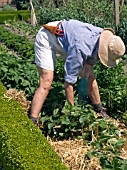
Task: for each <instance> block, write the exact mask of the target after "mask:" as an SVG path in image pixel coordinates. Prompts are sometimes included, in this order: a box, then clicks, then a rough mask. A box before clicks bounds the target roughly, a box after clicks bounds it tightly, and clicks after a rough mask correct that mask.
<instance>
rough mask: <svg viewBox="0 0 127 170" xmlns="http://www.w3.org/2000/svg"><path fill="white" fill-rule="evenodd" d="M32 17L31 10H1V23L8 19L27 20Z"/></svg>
mask: <svg viewBox="0 0 127 170" xmlns="http://www.w3.org/2000/svg"><path fill="white" fill-rule="evenodd" d="M29 18H30V11H25V10H24V11H1V12H0V24H4V22H5V21H7V20H16V21H17V20H27V19H29Z"/></svg>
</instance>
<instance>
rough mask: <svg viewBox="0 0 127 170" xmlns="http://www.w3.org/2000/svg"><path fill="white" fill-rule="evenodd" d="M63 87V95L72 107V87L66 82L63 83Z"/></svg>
mask: <svg viewBox="0 0 127 170" xmlns="http://www.w3.org/2000/svg"><path fill="white" fill-rule="evenodd" d="M64 87H65V94H66V98H67V100H68V101H69V102H70V103H71V104H72V106H73V105H74V90H73V85H71V84H69V83H68V82H66V81H65V82H64Z"/></svg>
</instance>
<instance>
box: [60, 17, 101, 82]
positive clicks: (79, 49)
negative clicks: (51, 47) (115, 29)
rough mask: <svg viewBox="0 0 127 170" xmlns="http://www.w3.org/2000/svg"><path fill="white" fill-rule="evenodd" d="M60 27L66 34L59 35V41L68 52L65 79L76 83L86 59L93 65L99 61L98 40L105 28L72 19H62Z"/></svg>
mask: <svg viewBox="0 0 127 170" xmlns="http://www.w3.org/2000/svg"><path fill="white" fill-rule="evenodd" d="M59 28H60V29H62V30H63V31H64V36H58V37H57V38H58V42H59V44H60V46H61V47H62V48H63V49H64V50H65V51H66V54H67V56H66V61H65V65H64V69H65V76H64V79H65V81H67V82H68V83H71V84H74V83H75V82H76V81H77V77H78V75H79V73H80V71H81V68H82V66H83V62H84V61H86V62H87V63H89V64H92V65H94V64H96V63H97V62H98V61H99V58H98V42H99V37H100V34H101V32H102V30H103V29H102V28H99V27H95V26H93V25H91V24H88V23H83V22H81V21H78V20H72V19H71V20H62V22H61V24H60V26H59Z"/></svg>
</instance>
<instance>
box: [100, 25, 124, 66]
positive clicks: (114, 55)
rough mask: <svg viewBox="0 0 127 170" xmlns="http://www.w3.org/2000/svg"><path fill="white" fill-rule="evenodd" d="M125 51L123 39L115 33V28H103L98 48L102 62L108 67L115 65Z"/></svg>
mask: <svg viewBox="0 0 127 170" xmlns="http://www.w3.org/2000/svg"><path fill="white" fill-rule="evenodd" d="M124 53H125V45H124V43H123V41H122V39H121V38H120V37H119V36H116V35H115V33H114V30H113V29H111V28H105V29H103V31H102V32H101V35H100V39H99V49H98V56H99V58H100V61H101V63H102V64H103V65H105V66H107V67H115V66H116V65H117V64H118V63H119V61H120V58H121V57H122V55H123V54H124Z"/></svg>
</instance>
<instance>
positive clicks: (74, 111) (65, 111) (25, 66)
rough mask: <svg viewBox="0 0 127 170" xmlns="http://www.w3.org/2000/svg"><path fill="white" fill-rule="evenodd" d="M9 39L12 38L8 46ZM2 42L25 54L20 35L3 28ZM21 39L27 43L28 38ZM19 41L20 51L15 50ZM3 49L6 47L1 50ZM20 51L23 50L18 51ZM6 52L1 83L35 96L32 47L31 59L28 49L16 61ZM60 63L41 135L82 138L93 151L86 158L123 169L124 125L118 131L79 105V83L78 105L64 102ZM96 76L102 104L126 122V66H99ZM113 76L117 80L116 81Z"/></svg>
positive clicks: (46, 104)
mask: <svg viewBox="0 0 127 170" xmlns="http://www.w3.org/2000/svg"><path fill="white" fill-rule="evenodd" d="M8 37H10V38H9V41H10V42H9V44H8ZM13 37H14V38H13ZM16 37H18V38H16ZM0 39H1V40H2V41H3V42H4V43H5V44H6V45H7V46H8V47H11V48H12V49H13V50H16V51H17V52H18V53H20V51H21V52H22V49H21V48H22V47H23V48H24V46H23V45H22V41H19V40H20V36H18V35H14V34H12V33H11V32H9V31H8V30H6V29H5V28H4V27H2V31H1V30H0ZM22 40H23V42H24V41H25V38H23V39H22ZM17 41H18V45H19V48H15V46H17V45H15V44H16V42H17ZM26 41H27V40H26ZM13 42H15V43H13ZM30 44H31V42H29V41H27V46H28V47H29V45H30ZM2 48H3V47H1V49H2ZM19 49H20V51H18V50H19ZM4 50H5V49H4V48H3V53H2V54H0V60H1V62H0V63H1V66H0V69H1V70H0V71H1V73H2V74H1V76H0V80H1V81H2V82H3V83H4V85H5V86H6V87H8V88H12V87H13V88H17V89H19V90H25V91H26V93H27V94H28V95H29V97H30V96H32V93H33V92H34V91H35V89H36V86H37V85H38V80H37V70H36V67H35V65H33V64H32V63H31V62H30V63H29V59H30V61H31V59H32V60H33V57H32V58H31V56H33V55H34V54H33V51H32V50H33V46H31V48H29V49H26V51H27V52H29V51H28V50H30V51H32V52H31V56H30V55H28V56H26V52H25V49H23V57H19V58H16V57H15V56H14V55H9V54H8V53H7V51H6V50H5V52H4ZM1 51H2V50H1ZM58 60H59V62H57V65H56V71H55V75H56V76H55V79H54V82H53V85H52V89H51V91H50V94H49V96H48V98H47V100H46V102H45V104H44V107H43V111H42V113H41V118H40V123H43V129H42V132H43V133H44V134H45V135H50V136H51V137H53V138H57V139H61V138H62V139H65V138H70V137H71V138H72V137H78V138H83V139H84V143H85V144H88V145H90V146H91V150H90V152H89V153H88V154H87V155H86V157H87V158H89V159H91V158H92V157H93V156H97V157H98V158H99V160H100V164H101V166H102V167H103V168H113V167H118V166H119V167H120V168H121V170H122V167H123V166H126V164H127V163H126V160H124V159H122V158H121V157H120V155H121V151H122V147H123V146H124V142H125V140H126V139H125V136H126V130H125V128H124V126H123V129H119V128H120V127H116V125H114V123H113V121H111V122H109V121H108V120H105V119H102V118H101V117H98V118H97V117H96V114H95V112H94V111H93V109H92V106H90V105H86V106H85V107H84V106H79V105H78V104H77V95H76V89H77V84H76V85H75V87H74V90H75V103H76V104H75V106H74V107H72V106H71V105H70V104H69V103H68V102H67V101H66V100H65V93H64V87H63V74H64V70H63V69H62V68H63V62H62V61H61V60H60V59H59V58H58ZM95 75H96V77H97V79H98V83H99V87H100V92H101V97H102V102H103V104H104V105H105V106H108V107H109V108H110V111H111V112H110V114H111V116H112V117H113V116H114V117H115V118H117V119H120V120H123V122H124V123H126V120H127V115H126V80H127V77H126V76H125V75H124V71H123V63H122V62H121V63H120V64H119V66H118V67H117V68H114V69H113V70H110V69H107V68H105V67H103V66H102V65H101V64H99V65H98V66H96V67H95ZM104 75H105V76H104ZM111 75H112V77H114V78H115V79H114V80H113V79H112V77H111ZM104 77H105V79H104ZM54 94H55V95H54ZM57 94H58V95H57ZM29 99H30V98H29ZM109 101H110V102H109ZM118 113H119V114H118ZM111 155H112V159H111Z"/></svg>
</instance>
